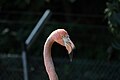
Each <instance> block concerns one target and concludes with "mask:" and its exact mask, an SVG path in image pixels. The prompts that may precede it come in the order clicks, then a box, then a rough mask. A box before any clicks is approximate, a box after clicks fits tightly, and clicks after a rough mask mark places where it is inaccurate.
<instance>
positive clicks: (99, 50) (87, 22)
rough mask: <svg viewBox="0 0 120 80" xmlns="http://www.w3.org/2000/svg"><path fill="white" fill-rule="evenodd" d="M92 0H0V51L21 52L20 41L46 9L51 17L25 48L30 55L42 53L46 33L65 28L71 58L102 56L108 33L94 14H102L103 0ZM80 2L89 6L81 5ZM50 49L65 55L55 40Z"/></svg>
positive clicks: (104, 54) (25, 37)
mask: <svg viewBox="0 0 120 80" xmlns="http://www.w3.org/2000/svg"><path fill="white" fill-rule="evenodd" d="M94 2H95V3H91V1H89V0H88V2H86V1H85V0H76V1H74V2H71V1H68V0H67V1H59V0H54V1H51V0H50V1H49V0H34V1H33V0H15V1H14V0H11V1H10V0H4V1H1V3H0V23H1V24H0V52H1V53H21V49H22V47H21V43H22V42H24V41H25V40H26V39H27V37H28V35H29V34H30V32H31V31H32V29H33V28H34V26H35V25H36V23H37V21H38V20H39V18H40V17H41V16H42V14H43V13H44V11H45V10H46V9H48V8H49V9H51V11H52V12H53V14H52V16H51V19H50V20H49V21H48V22H47V23H46V25H45V27H44V29H43V30H42V32H41V33H40V36H39V37H38V38H37V40H36V41H35V43H34V44H33V46H32V47H31V49H30V51H28V52H29V53H30V55H36V56H42V52H43V45H44V42H45V40H46V38H47V37H48V36H49V34H50V33H51V32H52V31H53V30H55V29H57V28H65V29H66V30H67V31H68V32H69V35H70V37H71V39H72V41H73V42H74V43H75V45H76V50H75V53H76V54H75V55H74V56H75V57H79V58H91V59H106V55H107V54H106V47H107V46H108V44H109V41H108V39H109V33H108V31H107V29H106V26H104V24H103V22H102V20H103V17H104V16H102V17H101V15H100V16H97V15H99V14H103V13H102V12H103V9H104V6H105V5H102V4H103V3H104V2H105V0H104V1H101V0H99V1H98V0H95V1H94ZM8 3H9V4H8ZM59 4H61V5H59ZM84 4H86V5H87V6H89V7H85V6H86V5H84ZM93 4H94V5H93ZM58 5H59V6H58ZM101 5H102V6H101ZM98 8H99V9H98ZM84 14H85V15H84ZM94 14H95V15H94ZM81 15H82V16H81ZM90 15H91V16H90ZM106 36H107V37H106ZM60 49H61V50H60ZM58 50H59V53H58ZM52 51H53V55H55V56H57V57H58V56H59V57H61V56H62V57H64V56H65V57H67V56H68V55H67V54H66V53H67V51H66V49H65V48H64V47H62V46H59V45H58V44H56V43H55V44H53V48H52ZM55 53H58V54H55ZM61 53H63V54H61ZM63 55H64V56H63Z"/></svg>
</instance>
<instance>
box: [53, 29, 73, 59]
mask: <svg viewBox="0 0 120 80" xmlns="http://www.w3.org/2000/svg"><path fill="white" fill-rule="evenodd" d="M52 39H53V40H54V41H55V42H57V43H58V44H60V45H62V46H65V47H66V49H67V51H68V54H69V57H70V61H72V55H73V53H72V51H73V49H74V48H75V45H74V44H73V42H72V41H71V39H70V37H69V35H68V33H67V31H66V30H64V29H57V30H55V31H54V32H53V33H52Z"/></svg>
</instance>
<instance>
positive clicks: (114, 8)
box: [104, 0, 120, 49]
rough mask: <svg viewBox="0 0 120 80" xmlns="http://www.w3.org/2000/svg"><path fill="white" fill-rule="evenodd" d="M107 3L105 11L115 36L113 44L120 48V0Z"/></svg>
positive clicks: (110, 28) (111, 0) (110, 0)
mask: <svg viewBox="0 0 120 80" xmlns="http://www.w3.org/2000/svg"><path fill="white" fill-rule="evenodd" d="M106 5H107V8H106V9H105V11H104V12H105V15H106V16H105V17H106V18H107V20H108V25H109V28H108V29H109V31H110V32H111V34H112V36H113V43H112V46H113V47H114V48H116V49H120V0H109V2H107V3H106Z"/></svg>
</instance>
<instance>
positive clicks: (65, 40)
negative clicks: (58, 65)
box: [43, 29, 75, 80]
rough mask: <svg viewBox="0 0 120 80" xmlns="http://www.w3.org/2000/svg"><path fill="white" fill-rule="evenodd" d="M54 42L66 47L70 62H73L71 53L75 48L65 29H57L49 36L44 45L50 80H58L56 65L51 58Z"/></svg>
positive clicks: (45, 61) (46, 66) (44, 56)
mask: <svg viewBox="0 0 120 80" xmlns="http://www.w3.org/2000/svg"><path fill="white" fill-rule="evenodd" d="M54 42H57V43H58V44H60V45H62V46H65V47H66V49H67V51H68V54H69V57H70V61H72V53H71V52H72V50H73V49H74V48H75V46H74V44H73V42H72V41H71V40H70V38H69V35H68V33H67V31H66V30H65V29H57V30H55V31H53V32H52V33H51V34H50V35H49V37H48V38H47V40H46V42H45V44H44V50H43V58H44V65H45V68H46V72H47V74H48V76H49V79H50V80H58V76H57V74H56V72H55V67H54V63H53V60H52V57H51V47H52V44H53V43H54Z"/></svg>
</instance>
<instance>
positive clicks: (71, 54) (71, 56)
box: [69, 48, 75, 62]
mask: <svg viewBox="0 0 120 80" xmlns="http://www.w3.org/2000/svg"><path fill="white" fill-rule="evenodd" d="M74 51H75V48H74V49H73V50H72V52H71V53H70V54H69V58H70V62H72V58H73V52H74Z"/></svg>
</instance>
